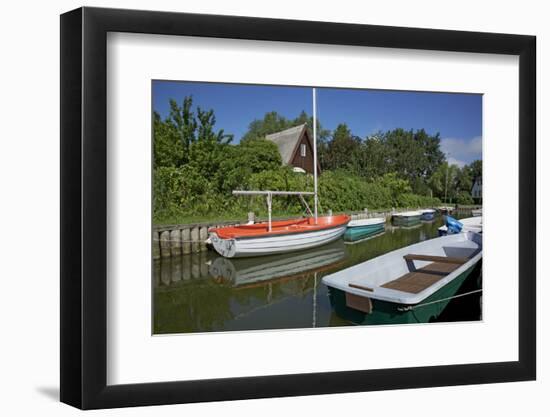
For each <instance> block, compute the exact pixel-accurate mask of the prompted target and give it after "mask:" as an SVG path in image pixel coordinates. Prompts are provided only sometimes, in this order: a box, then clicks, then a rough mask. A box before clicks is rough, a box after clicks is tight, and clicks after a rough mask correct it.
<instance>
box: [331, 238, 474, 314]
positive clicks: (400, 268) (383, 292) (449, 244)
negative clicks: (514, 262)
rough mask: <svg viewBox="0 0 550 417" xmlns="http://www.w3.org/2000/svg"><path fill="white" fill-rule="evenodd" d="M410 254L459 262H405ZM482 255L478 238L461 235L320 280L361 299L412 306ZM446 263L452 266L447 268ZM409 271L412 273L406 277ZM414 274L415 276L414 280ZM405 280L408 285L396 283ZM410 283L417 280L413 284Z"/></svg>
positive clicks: (413, 247) (425, 243) (405, 249)
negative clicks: (446, 258) (445, 258)
mask: <svg viewBox="0 0 550 417" xmlns="http://www.w3.org/2000/svg"><path fill="white" fill-rule="evenodd" d="M410 254H416V256H423V257H436V258H441V257H449V258H451V259H461V261H458V262H444V263H443V264H440V261H439V260H438V259H433V260H430V259H424V260H419V259H417V260H416V261H411V260H410V259H405V257H406V256H410ZM482 256H483V250H482V238H481V235H479V234H477V233H473V232H463V233H459V234H455V235H450V236H445V237H440V238H435V239H429V240H426V241H423V242H419V243H416V244H413V245H410V246H406V247H403V248H401V249H397V250H394V251H392V252H389V253H386V254H384V255H380V256H379V257H377V258H374V259H371V260H368V261H366V262H363V263H360V264H357V265H354V266H351V267H349V268H347V269H344V270H341V271H337V272H335V273H333V274H330V275H327V276H325V277H323V283H325V284H326V285H327V286H328V287H332V288H336V289H339V290H342V291H345V292H346V293H349V294H351V295H356V296H359V297H362V298H369V299H376V300H380V301H387V302H391V303H394V304H406V305H415V304H418V303H420V302H423V301H424V300H426V299H427V298H429V297H430V296H431V295H432V294H434V293H435V292H437V291H438V290H440V289H441V288H443V287H444V286H446V285H447V284H449V283H450V282H452V281H454V280H455V279H456V278H457V277H458V276H460V275H461V274H463V273H464V271H467V270H469V269H470V268H471V267H472V266H474V265H476V264H477V263H478V262H479V261H480V260H481V259H482ZM432 264H433V265H432ZM449 264H450V265H456V266H455V267H453V268H450V269H449V268H448V265H449ZM429 266H433V267H434V268H435V269H434V270H432V269H430V267H429ZM423 271H426V272H423ZM413 272H414V273H415V274H414V275H413V276H410V274H411V273H413ZM415 275H417V276H416V277H415ZM405 278H406V280H408V281H406V282H408V283H409V284H402V283H399V282H398V281H400V280H402V279H405ZM412 280H419V281H416V282H413V281H412ZM401 282H403V281H401Z"/></svg>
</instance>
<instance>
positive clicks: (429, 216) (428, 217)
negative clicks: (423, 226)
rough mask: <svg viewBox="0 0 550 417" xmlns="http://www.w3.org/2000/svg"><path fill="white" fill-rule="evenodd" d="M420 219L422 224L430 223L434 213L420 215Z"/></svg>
mask: <svg viewBox="0 0 550 417" xmlns="http://www.w3.org/2000/svg"><path fill="white" fill-rule="evenodd" d="M420 219H421V220H422V221H424V222H431V221H432V220H434V219H435V211H434V212H426V213H422V216H421V217H420Z"/></svg>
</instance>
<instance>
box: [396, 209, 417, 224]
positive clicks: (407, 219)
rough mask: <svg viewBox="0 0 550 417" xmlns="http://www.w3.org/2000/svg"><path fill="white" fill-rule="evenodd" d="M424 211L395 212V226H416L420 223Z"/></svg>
mask: <svg viewBox="0 0 550 417" xmlns="http://www.w3.org/2000/svg"><path fill="white" fill-rule="evenodd" d="M421 217H422V213H421V212H419V211H405V212H403V213H395V214H394V215H393V216H392V221H393V225H394V226H405V227H407V226H415V225H417V224H419V223H420V219H421Z"/></svg>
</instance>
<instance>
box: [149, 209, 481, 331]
mask: <svg viewBox="0 0 550 417" xmlns="http://www.w3.org/2000/svg"><path fill="white" fill-rule="evenodd" d="M441 224H442V220H441V218H438V219H436V220H435V221H434V222H432V223H422V224H421V225H419V226H416V227H413V228H394V227H392V226H391V225H389V224H387V225H386V232H385V233H384V234H381V235H379V236H377V237H374V238H371V239H369V240H366V241H363V242H359V243H355V244H352V245H349V244H344V242H343V241H342V240H341V239H340V240H339V241H336V242H333V243H331V244H329V245H325V246H322V247H320V248H316V249H314V250H310V251H305V252H297V253H291V254H287V255H279V256H269V257H259V258H249V259H235V260H229V259H225V258H222V257H220V256H218V255H217V254H216V253H215V252H214V251H210V250H209V251H207V252H202V253H199V254H193V255H184V256H181V257H178V258H168V259H162V260H159V261H156V262H155V264H154V274H153V275H154V277H153V279H154V281H153V287H154V312H153V313H154V329H153V330H154V333H156V334H159V333H189V332H209V331H228V330H261V329H282V328H309V327H327V326H349V325H356V324H361V323H359V322H358V321H357V320H353V319H350V316H348V315H346V314H342V313H341V310H340V314H338V313H337V312H336V311H335V310H336V309H335V308H334V306H333V305H332V304H331V299H330V298H329V291H328V288H327V287H326V286H325V285H324V284H323V283H322V282H321V279H322V277H323V276H324V275H327V274H329V273H332V272H335V271H338V270H340V269H343V268H347V267H349V266H352V265H355V264H357V263H360V262H363V261H366V260H368V259H372V258H373V257H376V256H378V255H381V254H384V253H386V252H389V251H392V250H394V249H398V248H401V247H403V246H407V245H410V244H413V243H416V242H420V241H423V240H426V239H431V238H433V237H437V228H438V227H439V226H441ZM480 284H481V272H478V271H475V273H473V274H471V275H470V276H469V277H468V278H467V279H466V281H465V282H464V284H462V286H461V288H460V289H459V291H458V294H461V293H465V292H467V291H471V290H472V289H476V288H479V286H480ZM332 302H334V299H333V300H332ZM437 314H438V316H437V317H436V318H435V319H432V320H431V321H446V322H448V321H472V320H479V319H480V317H481V293H476V294H472V295H466V296H464V297H460V298H456V299H453V300H451V301H450V302H449V304H448V305H447V306H446V307H445V308H444V309H443V311H442V312H438V313H437ZM373 317H376V315H373ZM420 321H422V319H420ZM369 324H377V323H376V321H375V322H370V323H369Z"/></svg>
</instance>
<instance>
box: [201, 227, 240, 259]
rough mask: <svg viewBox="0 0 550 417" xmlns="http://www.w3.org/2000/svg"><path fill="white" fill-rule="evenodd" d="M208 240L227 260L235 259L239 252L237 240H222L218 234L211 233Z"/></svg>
mask: <svg viewBox="0 0 550 417" xmlns="http://www.w3.org/2000/svg"><path fill="white" fill-rule="evenodd" d="M208 240H209V241H210V243H211V244H212V246H213V247H214V249H215V251H216V252H218V253H219V254H220V255H221V256H223V257H225V258H233V257H234V256H235V254H236V252H237V244H236V242H235V239H222V238H221V237H219V236H218V234H217V233H216V232H210V234H209V236H208Z"/></svg>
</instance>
